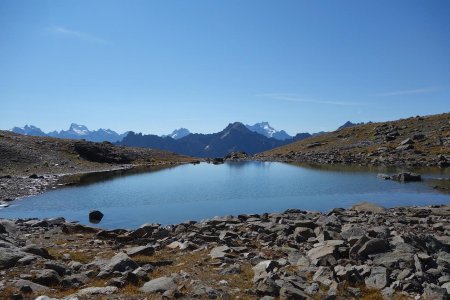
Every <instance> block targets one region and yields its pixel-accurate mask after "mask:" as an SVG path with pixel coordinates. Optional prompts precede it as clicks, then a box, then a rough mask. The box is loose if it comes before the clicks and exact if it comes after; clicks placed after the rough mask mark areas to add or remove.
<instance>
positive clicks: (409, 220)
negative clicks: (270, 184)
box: [0, 203, 450, 300]
mask: <svg viewBox="0 0 450 300" xmlns="http://www.w3.org/2000/svg"><path fill="white" fill-rule="evenodd" d="M0 248H1V249H0V250H1V251H0V269H1V270H0V298H1V299H36V298H37V299H40V300H43V299H49V298H53V299H73V300H74V299H172V298H180V299H198V298H200V299H237V298H240V299H266V300H268V299H278V298H280V299H449V293H450V253H449V250H450V206H426V207H398V208H391V209H384V208H382V207H379V206H376V205H373V204H369V203H363V204H360V205H356V206H354V207H352V208H350V209H341V208H336V209H334V210H332V211H330V212H328V213H319V212H311V211H302V210H299V209H290V210H286V211H285V212H283V213H266V214H247V215H239V216H226V217H216V218H213V219H208V220H204V221H201V222H194V221H191V222H185V223H181V224H177V225H171V226H166V227H162V226H160V225H158V224H145V225H142V226H141V227H140V228H138V229H136V230H122V229H117V230H101V229H98V228H93V227H88V226H83V225H80V224H76V223H70V222H66V221H65V220H64V219H63V218H57V219H49V220H37V219H27V220H6V219H0ZM44 295H45V296H44ZM47 297H48V298H47Z"/></svg>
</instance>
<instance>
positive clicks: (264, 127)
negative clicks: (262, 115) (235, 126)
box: [245, 121, 292, 140]
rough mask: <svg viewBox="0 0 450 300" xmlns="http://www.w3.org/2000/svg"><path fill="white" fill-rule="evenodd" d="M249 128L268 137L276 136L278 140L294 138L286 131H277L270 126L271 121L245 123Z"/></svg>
mask: <svg viewBox="0 0 450 300" xmlns="http://www.w3.org/2000/svg"><path fill="white" fill-rule="evenodd" d="M245 126H246V127H247V128H248V129H249V130H251V131H254V132H256V133H259V134H262V135H264V136H266V137H268V138H274V139H277V140H286V139H290V138H292V137H291V136H290V135H289V134H287V133H286V131H284V130H281V131H277V130H276V129H275V128H273V127H272V126H270V124H269V122H264V121H263V122H259V123H256V124H254V125H245Z"/></svg>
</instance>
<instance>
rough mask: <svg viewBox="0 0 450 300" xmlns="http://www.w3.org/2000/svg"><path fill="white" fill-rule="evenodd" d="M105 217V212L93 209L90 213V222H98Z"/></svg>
mask: <svg viewBox="0 0 450 300" xmlns="http://www.w3.org/2000/svg"><path fill="white" fill-rule="evenodd" d="M102 219H103V213H102V212H101V211H99V210H93V211H91V212H90V213H89V222H91V223H94V224H98V223H100V221H101V220H102Z"/></svg>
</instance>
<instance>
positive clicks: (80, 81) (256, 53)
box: [0, 0, 450, 134]
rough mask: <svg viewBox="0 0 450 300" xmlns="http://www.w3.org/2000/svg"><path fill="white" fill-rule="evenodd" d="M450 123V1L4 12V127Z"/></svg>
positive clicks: (29, 5)
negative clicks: (424, 119) (441, 119)
mask: <svg viewBox="0 0 450 300" xmlns="http://www.w3.org/2000/svg"><path fill="white" fill-rule="evenodd" d="M448 111H450V1H448V0H442V1H438V0H436V1H435V0H428V1H425V0H420V1H415V0H404V1H393V0H386V1H383V0H377V1H361V0H354V1H347V0H343V1H334V0H329V1H312V0H311V1H297V0H295V1H263V0H252V1H251V0H245V1H237V0H227V1H225V0H224V1H209V0H208V1H197V0H196V1H185V0H183V1H166V0H164V1H163V0H161V1H138V0H133V1H128V0H127V1H112V0H105V1H97V0H87V1H82V0H77V1H59V0H55V1H20V0H2V1H0V128H2V129H10V128H12V127H13V126H16V125H17V126H23V125H25V124H33V125H36V126H38V127H41V128H42V129H43V130H44V131H50V130H54V129H58V130H60V129H66V128H68V127H69V124H70V123H71V122H76V123H80V124H84V125H86V126H88V127H89V128H90V129H97V128H100V127H102V128H111V129H114V130H116V131H119V132H122V131H126V130H134V131H137V132H144V133H156V134H163V133H169V132H171V131H172V130H173V129H175V128H178V127H186V128H188V129H190V130H191V131H193V132H204V133H209V132H215V131H219V130H221V129H223V128H224V127H225V126H226V125H227V124H228V123H230V122H233V121H241V122H244V123H247V124H253V123H256V122H259V121H269V122H270V123H271V124H272V126H274V127H275V128H277V129H285V130H287V131H288V133H290V134H295V133H297V132H305V131H309V132H316V131H320V130H332V129H335V128H336V127H337V126H339V125H341V124H342V123H344V122H345V121H347V120H351V121H353V122H361V121H369V120H371V121H384V120H392V119H398V118H403V117H409V116H415V115H427V114H435V113H442V112H448Z"/></svg>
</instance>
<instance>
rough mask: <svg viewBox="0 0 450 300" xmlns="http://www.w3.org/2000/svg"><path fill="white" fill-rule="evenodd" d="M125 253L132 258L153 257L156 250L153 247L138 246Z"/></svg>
mask: <svg viewBox="0 0 450 300" xmlns="http://www.w3.org/2000/svg"><path fill="white" fill-rule="evenodd" d="M125 252H126V253H127V254H128V255H129V256H131V257H133V256H137V255H153V253H155V248H154V247H153V246H138V247H133V248H128V249H126V250H125Z"/></svg>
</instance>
